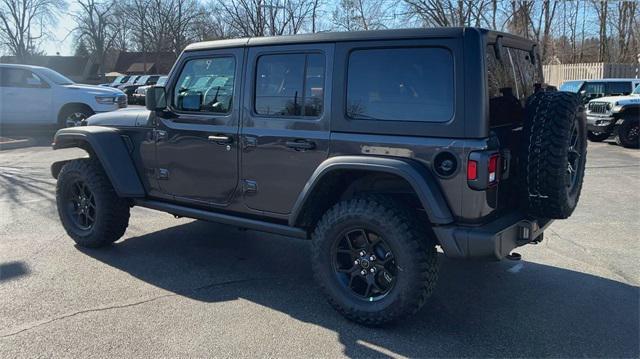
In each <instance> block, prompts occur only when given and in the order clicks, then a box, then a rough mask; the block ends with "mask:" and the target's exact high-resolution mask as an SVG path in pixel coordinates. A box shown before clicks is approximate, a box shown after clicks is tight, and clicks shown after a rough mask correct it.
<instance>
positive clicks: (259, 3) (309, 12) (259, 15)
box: [218, 0, 319, 37]
mask: <svg viewBox="0 0 640 359" xmlns="http://www.w3.org/2000/svg"><path fill="white" fill-rule="evenodd" d="M218 1H219V4H218V5H219V7H220V9H221V12H222V14H223V15H222V16H223V18H224V19H225V20H226V21H228V22H229V26H230V27H231V28H232V29H233V31H234V32H236V33H237V34H238V35H240V36H245V37H251V36H278V35H288V34H296V33H298V32H300V31H301V30H302V28H303V27H304V25H305V23H306V22H307V21H308V19H309V18H310V17H311V16H313V14H315V15H316V16H317V14H318V13H319V3H318V2H314V0H218ZM314 4H315V7H314ZM314 11H315V12H314Z"/></svg>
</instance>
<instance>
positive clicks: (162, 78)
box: [156, 76, 167, 86]
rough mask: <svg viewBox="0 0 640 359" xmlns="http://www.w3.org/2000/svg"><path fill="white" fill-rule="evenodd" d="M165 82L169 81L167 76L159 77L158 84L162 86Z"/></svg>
mask: <svg viewBox="0 0 640 359" xmlns="http://www.w3.org/2000/svg"><path fill="white" fill-rule="evenodd" d="M165 83H167V76H162V77H161V78H159V79H158V83H157V84H156V85H158V86H162V85H164V84H165Z"/></svg>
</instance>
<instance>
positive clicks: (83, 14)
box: [73, 0, 119, 72]
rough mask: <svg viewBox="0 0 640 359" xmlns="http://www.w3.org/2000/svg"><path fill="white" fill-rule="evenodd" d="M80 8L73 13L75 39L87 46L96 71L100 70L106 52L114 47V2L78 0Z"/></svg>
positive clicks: (115, 32)
mask: <svg viewBox="0 0 640 359" xmlns="http://www.w3.org/2000/svg"><path fill="white" fill-rule="evenodd" d="M78 5H79V6H80V10H78V11H77V12H76V13H75V14H74V15H73V17H74V20H75V22H76V27H75V29H74V30H73V31H74V32H75V36H76V41H79V42H81V43H82V44H85V46H87V49H88V51H89V53H90V54H91V55H93V57H94V59H95V62H96V64H97V65H98V71H99V72H100V71H102V65H103V64H104V60H105V56H106V54H107V53H108V52H109V51H110V50H111V49H112V48H113V47H114V45H115V43H116V40H117V38H118V33H119V29H118V27H117V24H116V22H115V16H114V9H115V3H114V2H113V1H111V0H109V1H107V2H97V1H96V0H78Z"/></svg>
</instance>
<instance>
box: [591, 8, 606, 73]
mask: <svg viewBox="0 0 640 359" xmlns="http://www.w3.org/2000/svg"><path fill="white" fill-rule="evenodd" d="M592 3H593V7H594V9H595V11H596V15H597V16H598V37H599V41H600V46H598V61H600V62H603V61H607V60H608V57H609V54H608V46H607V41H608V40H607V15H608V13H609V1H608V0H592Z"/></svg>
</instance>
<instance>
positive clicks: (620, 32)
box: [609, 1, 638, 62]
mask: <svg viewBox="0 0 640 359" xmlns="http://www.w3.org/2000/svg"><path fill="white" fill-rule="evenodd" d="M614 10H615V11H612V12H610V16H609V20H610V23H611V27H612V28H613V30H615V33H614V35H615V38H616V40H617V44H616V49H615V50H616V57H615V59H616V61H618V62H634V60H635V57H636V55H637V51H633V50H637V48H636V49H633V48H634V46H633V45H634V44H633V40H634V38H635V37H636V36H637V31H638V30H637V28H638V27H637V25H638V23H637V16H638V3H637V2H635V1H619V2H618V3H617V4H616V7H615V9H614Z"/></svg>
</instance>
